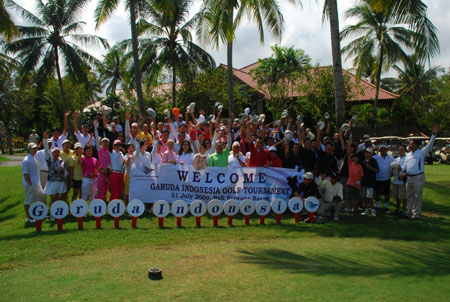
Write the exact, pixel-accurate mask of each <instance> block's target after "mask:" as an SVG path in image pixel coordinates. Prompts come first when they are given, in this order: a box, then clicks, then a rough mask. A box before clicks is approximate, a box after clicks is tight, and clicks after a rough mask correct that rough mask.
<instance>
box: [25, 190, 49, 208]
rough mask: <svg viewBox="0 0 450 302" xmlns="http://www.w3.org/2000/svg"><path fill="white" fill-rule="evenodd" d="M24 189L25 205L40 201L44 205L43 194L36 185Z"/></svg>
mask: <svg viewBox="0 0 450 302" xmlns="http://www.w3.org/2000/svg"><path fill="white" fill-rule="evenodd" d="M24 189H25V204H26V205H31V204H32V203H33V202H36V201H42V202H43V203H46V200H45V195H44V192H42V188H41V187H40V186H38V185H31V186H26V187H24Z"/></svg>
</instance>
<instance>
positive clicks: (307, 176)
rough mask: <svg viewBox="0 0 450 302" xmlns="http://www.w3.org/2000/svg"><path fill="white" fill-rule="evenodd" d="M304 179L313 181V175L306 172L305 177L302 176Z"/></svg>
mask: <svg viewBox="0 0 450 302" xmlns="http://www.w3.org/2000/svg"><path fill="white" fill-rule="evenodd" d="M303 178H304V179H314V174H312V173H311V172H306V173H305V175H303Z"/></svg>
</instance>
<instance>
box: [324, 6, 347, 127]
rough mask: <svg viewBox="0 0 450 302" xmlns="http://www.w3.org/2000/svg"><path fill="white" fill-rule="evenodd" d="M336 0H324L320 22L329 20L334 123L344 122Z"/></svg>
mask: <svg viewBox="0 0 450 302" xmlns="http://www.w3.org/2000/svg"><path fill="white" fill-rule="evenodd" d="M337 8H338V7H337V1H336V0H325V1H324V6H323V12H322V22H324V21H325V20H326V19H327V18H329V19H330V34H331V54H332V57H333V75H334V100H335V110H336V123H337V125H341V124H342V123H344V121H345V83H344V75H343V72H342V56H341V41H340V38H339V15H338V9H337Z"/></svg>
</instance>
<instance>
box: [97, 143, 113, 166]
mask: <svg viewBox="0 0 450 302" xmlns="http://www.w3.org/2000/svg"><path fill="white" fill-rule="evenodd" d="M98 161H99V162H100V168H102V169H108V167H109V165H110V164H111V157H110V156H109V150H108V149H107V148H103V147H102V149H101V150H100V151H98Z"/></svg>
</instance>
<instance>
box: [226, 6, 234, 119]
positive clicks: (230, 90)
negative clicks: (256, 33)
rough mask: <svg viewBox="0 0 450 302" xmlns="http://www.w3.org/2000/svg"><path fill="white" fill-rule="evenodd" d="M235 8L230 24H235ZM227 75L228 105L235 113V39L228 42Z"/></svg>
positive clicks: (230, 110) (230, 111) (231, 13)
mask: <svg viewBox="0 0 450 302" xmlns="http://www.w3.org/2000/svg"><path fill="white" fill-rule="evenodd" d="M233 19H234V17H233V8H231V12H230V20H229V22H230V24H233ZM227 75H228V107H229V113H230V115H231V113H232V112H233V113H234V82H233V41H232V40H231V41H228V43H227Z"/></svg>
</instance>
